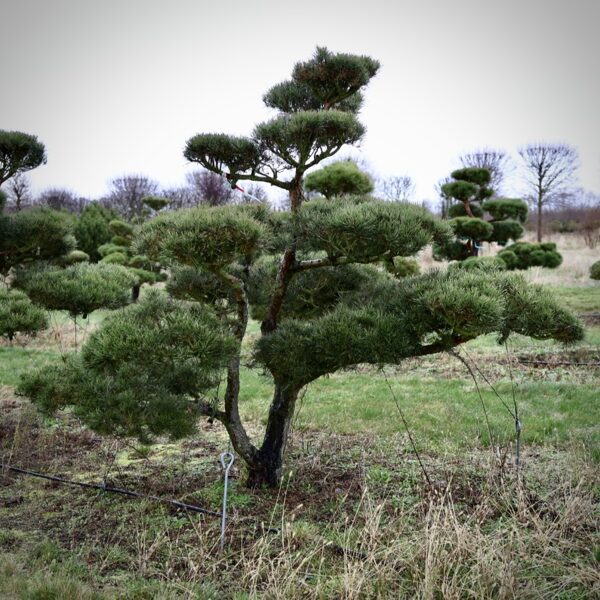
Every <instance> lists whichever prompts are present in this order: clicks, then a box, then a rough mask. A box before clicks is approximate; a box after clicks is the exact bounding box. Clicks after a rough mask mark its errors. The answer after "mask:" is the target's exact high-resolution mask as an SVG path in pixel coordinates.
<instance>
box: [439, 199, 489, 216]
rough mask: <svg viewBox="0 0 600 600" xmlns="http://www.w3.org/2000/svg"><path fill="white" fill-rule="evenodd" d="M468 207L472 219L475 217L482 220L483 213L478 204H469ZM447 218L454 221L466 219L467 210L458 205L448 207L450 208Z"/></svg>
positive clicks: (462, 205) (463, 206)
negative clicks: (458, 218)
mask: <svg viewBox="0 0 600 600" xmlns="http://www.w3.org/2000/svg"><path fill="white" fill-rule="evenodd" d="M470 207H471V212H472V213H473V216H474V217H477V218H478V219H483V215H484V212H483V209H482V208H481V206H479V204H477V203H476V202H471V203H470ZM448 216H449V217H450V218H451V219H454V218H456V217H468V216H469V215H468V214H467V209H466V208H465V205H464V204H462V203H460V204H453V205H452V206H450V208H449V209H448Z"/></svg>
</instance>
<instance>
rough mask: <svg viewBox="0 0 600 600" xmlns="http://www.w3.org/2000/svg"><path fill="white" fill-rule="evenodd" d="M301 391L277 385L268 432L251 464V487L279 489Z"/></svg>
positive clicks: (249, 477)
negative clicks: (284, 456) (284, 455)
mask: <svg viewBox="0 0 600 600" xmlns="http://www.w3.org/2000/svg"><path fill="white" fill-rule="evenodd" d="M298 392H299V390H298V389H296V388H295V387H293V386H290V385H285V384H280V383H276V384H275V392H274V394H273V402H272V404H271V408H270V410H269V419H268V421H267V429H266V432H265V437H264V439H263V443H262V446H261V447H260V449H259V450H258V453H257V454H256V455H255V456H254V460H253V461H252V464H249V465H248V480H247V482H246V483H247V485H248V487H258V486H261V485H266V486H268V487H277V485H279V482H280V480H281V475H282V467H283V454H284V452H285V447H286V444H287V439H288V434H289V431H290V425H291V422H292V417H293V416H294V408H295V406H296V399H297V398H298Z"/></svg>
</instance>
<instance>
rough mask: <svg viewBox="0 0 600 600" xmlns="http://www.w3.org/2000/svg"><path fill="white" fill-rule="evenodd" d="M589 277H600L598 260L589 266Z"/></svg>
mask: <svg viewBox="0 0 600 600" xmlns="http://www.w3.org/2000/svg"><path fill="white" fill-rule="evenodd" d="M590 279H600V260H597V261H596V262H595V263H594V264H593V265H592V266H591V267H590Z"/></svg>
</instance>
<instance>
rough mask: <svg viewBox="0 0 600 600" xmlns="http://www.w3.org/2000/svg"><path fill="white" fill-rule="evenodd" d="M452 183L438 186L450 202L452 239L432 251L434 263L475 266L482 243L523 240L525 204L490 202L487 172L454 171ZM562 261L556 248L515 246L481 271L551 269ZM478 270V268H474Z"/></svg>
mask: <svg viewBox="0 0 600 600" xmlns="http://www.w3.org/2000/svg"><path fill="white" fill-rule="evenodd" d="M451 177H452V181H449V182H447V183H445V184H443V185H442V186H441V191H442V193H443V194H444V196H445V197H446V198H449V199H450V200H453V201H454V204H452V205H451V206H450V207H449V209H448V216H449V217H450V221H449V223H450V226H451V227H452V229H453V231H454V234H455V239H454V240H452V242H450V243H448V244H444V245H437V246H436V247H435V249H434V257H435V258H436V259H447V260H456V261H461V262H462V261H465V262H464V267H465V268H472V267H474V266H475V260H474V257H478V256H479V253H480V252H479V251H480V249H481V247H482V243H483V242H488V243H492V242H495V243H496V244H498V245H499V246H506V245H507V244H508V242H510V241H511V240H512V241H513V242H516V241H517V240H518V239H520V238H521V237H522V236H523V233H524V229H523V223H525V221H526V220H527V213H528V210H527V204H526V203H525V202H524V201H523V200H521V199H518V198H494V197H493V194H494V191H493V190H492V188H491V187H490V186H489V184H490V180H491V175H490V172H489V170H487V169H484V168H478V167H466V168H464V169H458V170H456V171H453V172H452V174H451ZM561 261H562V258H561V256H560V254H558V252H557V251H556V244H552V243H546V244H531V243H528V242H518V243H513V244H512V245H510V246H508V247H506V248H505V249H503V250H501V251H500V252H499V253H498V255H497V259H496V260H495V261H493V262H492V261H484V262H482V263H481V267H485V266H489V267H491V268H496V269H498V268H499V269H509V270H513V269H527V268H529V267H531V266H544V267H549V268H554V267H557V266H558V265H560V263H561ZM477 268H479V267H477Z"/></svg>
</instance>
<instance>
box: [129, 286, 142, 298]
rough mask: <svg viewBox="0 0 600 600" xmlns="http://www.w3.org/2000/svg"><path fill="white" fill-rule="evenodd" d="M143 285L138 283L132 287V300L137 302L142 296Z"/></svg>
mask: <svg viewBox="0 0 600 600" xmlns="http://www.w3.org/2000/svg"><path fill="white" fill-rule="evenodd" d="M141 287H142V285H141V284H139V283H137V284H136V285H134V286H133V287H132V288H131V301H132V302H137V301H138V299H139V297H140V288H141Z"/></svg>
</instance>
